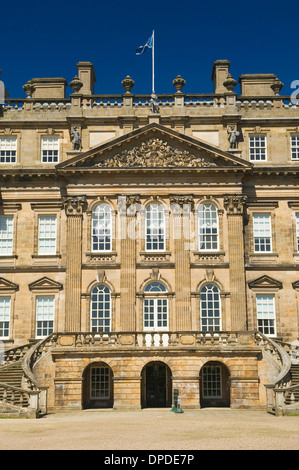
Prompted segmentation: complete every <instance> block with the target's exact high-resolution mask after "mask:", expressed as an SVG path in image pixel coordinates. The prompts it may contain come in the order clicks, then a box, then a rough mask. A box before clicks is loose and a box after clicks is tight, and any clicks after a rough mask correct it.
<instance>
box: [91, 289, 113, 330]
mask: <svg viewBox="0 0 299 470" xmlns="http://www.w3.org/2000/svg"><path fill="white" fill-rule="evenodd" d="M100 287H102V288H103V289H102V291H103V290H104V289H106V292H100V291H98V292H94V291H95V289H96V288H98V289H99V288H100ZM99 294H106V295H109V311H108V310H106V308H107V307H103V308H102V309H99V308H98V305H99ZM93 295H96V296H97V298H96V300H95V301H94V300H93V298H92V297H93ZM94 302H96V306H97V307H96V308H94V307H93V305H94ZM102 303H103V304H105V303H107V299H104V300H102ZM100 311H102V312H103V313H102V315H99V312H100ZM106 311H108V313H109V315H108V316H105V312H106ZM93 312H96V313H97V314H96V315H95V316H94V317H93ZM106 320H108V324H107V325H105V324H104V323H105V321H106ZM93 321H94V322H96V324H95V325H92V322H93ZM101 321H102V322H103V325H102V327H101V326H100V325H99V322H101ZM89 325H90V332H91V333H109V332H111V331H112V296H111V289H110V287H109V286H107V285H106V284H105V283H98V284H96V285H94V286H93V287H92V289H91V291H90V309H89Z"/></svg>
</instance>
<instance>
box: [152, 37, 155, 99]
mask: <svg viewBox="0 0 299 470" xmlns="http://www.w3.org/2000/svg"><path fill="white" fill-rule="evenodd" d="M152 38H153V41H152V93H153V95H154V94H155V31H153V36H152Z"/></svg>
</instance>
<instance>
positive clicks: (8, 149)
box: [0, 134, 18, 165]
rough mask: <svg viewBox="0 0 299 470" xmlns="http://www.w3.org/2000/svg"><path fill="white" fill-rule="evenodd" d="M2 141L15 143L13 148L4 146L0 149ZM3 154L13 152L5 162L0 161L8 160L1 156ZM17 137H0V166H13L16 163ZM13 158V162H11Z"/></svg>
mask: <svg viewBox="0 0 299 470" xmlns="http://www.w3.org/2000/svg"><path fill="white" fill-rule="evenodd" d="M4 141H11V142H12V141H13V142H14V143H15V148H12V149H11V148H6V145H4V146H3V148H2V142H4ZM2 152H3V153H5V152H14V155H10V159H9V160H6V161H2V158H5V159H6V158H8V156H6V155H1V154H2ZM17 156H18V137H17V136H15V135H3V134H1V135H0V164H1V165H7V164H15V163H17V162H18V157H17ZM11 158H13V160H11Z"/></svg>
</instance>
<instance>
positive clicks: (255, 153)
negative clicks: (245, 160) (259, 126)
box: [249, 135, 267, 161]
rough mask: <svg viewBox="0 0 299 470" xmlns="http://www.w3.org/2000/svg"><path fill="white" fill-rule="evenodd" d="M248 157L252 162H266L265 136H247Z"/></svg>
mask: <svg viewBox="0 0 299 470" xmlns="http://www.w3.org/2000/svg"><path fill="white" fill-rule="evenodd" d="M249 157H250V160H252V161H265V160H267V153H266V136H264V135H252V136H249Z"/></svg>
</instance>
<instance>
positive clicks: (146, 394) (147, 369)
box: [141, 361, 172, 408]
mask: <svg viewBox="0 0 299 470" xmlns="http://www.w3.org/2000/svg"><path fill="white" fill-rule="evenodd" d="M171 403H172V373H171V370H170V368H169V366H168V365H167V364H166V363H165V362H162V361H152V362H148V363H147V364H146V365H145V366H144V367H143V369H142V371H141V407H142V408H168V407H171Z"/></svg>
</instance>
